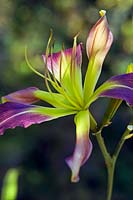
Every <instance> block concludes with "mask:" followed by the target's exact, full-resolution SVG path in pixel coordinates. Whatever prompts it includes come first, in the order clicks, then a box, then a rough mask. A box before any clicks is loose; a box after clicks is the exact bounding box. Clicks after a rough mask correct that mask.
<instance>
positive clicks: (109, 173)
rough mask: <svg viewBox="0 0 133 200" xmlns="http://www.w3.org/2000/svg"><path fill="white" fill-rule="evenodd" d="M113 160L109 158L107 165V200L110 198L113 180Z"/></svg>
mask: <svg viewBox="0 0 133 200" xmlns="http://www.w3.org/2000/svg"><path fill="white" fill-rule="evenodd" d="M114 171H115V160H113V159H111V160H110V165H108V167H107V172H108V185H107V200H111V197H112V191H113V182H114Z"/></svg>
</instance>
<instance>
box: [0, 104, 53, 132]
mask: <svg viewBox="0 0 133 200" xmlns="http://www.w3.org/2000/svg"><path fill="white" fill-rule="evenodd" d="M37 107H39V106H33V105H26V104H19V103H12V102H6V103H4V104H0V135H2V134H3V133H4V131H5V130H6V129H8V128H15V127H16V126H22V127H24V128H27V127H28V126H30V125H32V124H39V123H41V122H44V121H48V120H50V119H52V117H51V116H48V115H41V114H39V113H37V112H34V108H37Z"/></svg>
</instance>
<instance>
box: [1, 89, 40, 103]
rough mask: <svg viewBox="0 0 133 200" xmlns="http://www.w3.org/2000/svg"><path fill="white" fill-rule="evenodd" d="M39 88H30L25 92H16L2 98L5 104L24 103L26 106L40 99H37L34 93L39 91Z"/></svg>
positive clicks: (24, 90)
mask: <svg viewBox="0 0 133 200" xmlns="http://www.w3.org/2000/svg"><path fill="white" fill-rule="evenodd" d="M37 90H38V88H36V87H29V88H26V89H23V90H19V91H16V92H13V93H11V94H8V95H6V96H4V97H2V101H3V102H7V101H8V102H16V103H24V104H32V103H35V102H37V101H39V99H38V98H37V97H35V95H34V92H35V91H37Z"/></svg>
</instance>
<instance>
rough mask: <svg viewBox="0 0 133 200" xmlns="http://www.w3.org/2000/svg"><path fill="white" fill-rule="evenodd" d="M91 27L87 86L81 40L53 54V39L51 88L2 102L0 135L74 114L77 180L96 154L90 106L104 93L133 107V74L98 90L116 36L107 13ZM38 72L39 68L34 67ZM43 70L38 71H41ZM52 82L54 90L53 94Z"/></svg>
mask: <svg viewBox="0 0 133 200" xmlns="http://www.w3.org/2000/svg"><path fill="white" fill-rule="evenodd" d="M100 15H101V18H100V19H99V20H98V21H97V23H96V24H95V25H94V26H93V28H92V29H91V31H90V33H89V35H88V38H87V43H86V50H87V56H88V58H89V63H88V68H87V72H86V76H85V81H84V85H82V73H81V64H82V44H81V43H80V44H78V45H77V36H76V37H75V38H74V43H73V47H72V48H70V49H66V50H64V49H62V50H61V51H60V52H57V53H52V50H51V48H50V44H51V40H52V39H51V37H50V39H49V42H48V46H47V49H46V54H43V55H42V57H43V60H44V63H45V74H44V75H41V76H42V77H44V79H45V82H46V86H47V88H48V92H47V91H42V90H39V89H38V88H36V87H30V88H26V89H24V90H20V91H17V92H14V93H11V94H8V95H7V96H4V97H2V104H0V134H1V135H2V134H3V133H4V131H5V130H6V129H8V128H15V127H16V126H22V127H24V128H27V127H28V126H30V125H32V124H35V123H42V122H44V121H48V120H52V119H56V118H59V117H63V116H67V115H72V114H75V117H74V122H75V125H76V145H75V149H74V152H73V154H72V156H70V157H69V158H67V159H66V162H67V164H68V166H69V167H70V169H71V171H72V177H71V180H72V182H77V181H78V180H79V170H80V167H81V166H82V165H83V164H84V163H85V162H86V161H87V160H88V158H89V157H90V154H91V152H92V143H91V141H90V137H89V132H90V124H91V123H90V118H91V115H90V112H89V107H90V105H91V104H92V103H93V102H94V101H95V100H96V99H98V98H99V97H109V98H115V99H121V100H125V101H126V102H127V103H128V105H131V106H132V105H133V73H132V72H131V73H128V74H122V75H117V76H114V77H112V78H110V79H109V80H107V81H106V82H105V83H103V84H102V85H101V86H100V87H99V88H97V89H96V90H95V86H96V83H97V81H98V78H99V76H100V73H101V70H102V64H103V61H104V59H105V57H106V54H107V53H108V51H109V49H110V47H111V44H112V41H113V35H112V33H111V31H110V29H109V26H108V22H107V19H106V13H105V11H103V10H102V11H100ZM34 71H35V70H34ZM38 74H39V72H38ZM49 83H50V84H51V85H52V87H53V88H54V91H55V90H56V92H53V91H52V90H51V87H50V86H49ZM39 100H42V101H46V102H48V103H49V104H50V105H52V107H43V106H38V105H32V103H35V102H37V101H39Z"/></svg>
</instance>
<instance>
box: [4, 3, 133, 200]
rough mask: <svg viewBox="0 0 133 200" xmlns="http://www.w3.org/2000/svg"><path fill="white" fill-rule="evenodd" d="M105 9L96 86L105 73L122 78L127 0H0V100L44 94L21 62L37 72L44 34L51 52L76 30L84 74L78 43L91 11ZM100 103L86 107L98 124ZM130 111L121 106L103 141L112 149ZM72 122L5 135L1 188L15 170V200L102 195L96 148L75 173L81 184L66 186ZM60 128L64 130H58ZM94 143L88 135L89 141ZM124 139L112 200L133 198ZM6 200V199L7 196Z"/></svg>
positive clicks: (93, 16)
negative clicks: (105, 33) (104, 44)
mask: <svg viewBox="0 0 133 200" xmlns="http://www.w3.org/2000/svg"><path fill="white" fill-rule="evenodd" d="M100 9H106V10H107V17H108V21H109V25H110V28H111V30H112V32H113V34H114V43H113V45H112V48H111V50H110V52H109V54H108V56H107V58H106V60H105V62H104V66H103V72H102V75H101V79H100V82H102V81H104V80H106V79H107V78H108V77H110V75H114V74H119V73H124V72H125V71H126V68H127V65H128V64H129V63H130V62H131V55H132V53H133V40H132V36H133V32H132V31H133V29H132V28H131V26H132V0H126V1H125V0H65V1H62V0H46V1H45V0H39V1H36V0H28V1H26V0H13V1H10V0H1V3H0V36H1V37H0V50H1V54H0V63H1V65H0V96H2V95H5V94H7V93H10V92H12V91H15V90H18V89H22V88H25V87H28V86H37V87H39V88H41V89H45V85H44V81H43V79H41V78H39V77H37V76H36V75H35V74H33V73H32V72H31V71H30V70H29V68H28V66H27V64H26V62H25V58H24V48H25V46H26V45H27V46H28V57H29V60H30V61H31V63H32V64H33V65H34V66H35V67H36V69H38V70H39V71H40V72H43V61H42V58H41V54H42V53H43V52H45V48H46V44H47V40H48V37H49V33H50V29H51V28H52V29H53V31H54V36H55V51H58V50H60V48H61V46H62V43H64V44H65V47H66V48H67V47H71V46H72V42H73V37H74V35H76V34H77V32H80V36H79V41H81V42H83V44H84V50H83V58H84V60H83V66H82V68H83V72H84V71H85V70H86V66H87V58H86V53H85V42H86V38H87V35H88V32H89V30H90V28H91V27H92V25H93V24H94V23H95V22H96V21H97V19H98V18H99V16H98V10H100ZM107 102H108V101H107V100H104V99H103V100H99V101H98V102H97V103H96V104H95V105H94V106H92V110H93V112H94V115H95V116H96V118H97V120H98V121H100V119H101V117H102V115H103V114H102V113H103V112H104V110H105V107H106V106H105V105H107ZM129 118H130V112H129V109H128V107H127V106H125V104H124V103H123V105H122V106H121V108H120V109H119V110H118V113H117V115H116V117H115V118H114V120H113V123H112V125H111V126H110V127H109V128H107V129H105V132H104V136H105V140H106V142H107V143H108V147H109V149H110V150H111V151H112V150H113V148H114V146H115V145H116V142H117V140H118V139H119V137H120V135H121V134H122V132H123V131H124V129H125V127H126V124H127V123H128V120H129ZM72 120H73V119H72V117H70V118H69V117H68V118H65V120H64V119H59V120H56V121H53V122H48V123H47V124H43V125H40V126H38V125H35V126H34V127H30V128H29V129H25V130H24V129H22V128H17V129H15V130H9V131H7V132H6V134H5V135H4V136H2V137H0V186H2V180H3V177H4V175H5V172H6V171H7V170H8V169H9V168H11V167H21V169H22V174H21V176H20V181H19V192H18V197H17V200H24V199H28V200H53V199H55V200H56V199H57V200H74V199H76V200H81V199H82V200H86V199H90V200H101V199H104V197H105V196H104V195H105V194H104V191H105V183H106V180H105V168H104V163H103V160H101V159H102V158H101V154H100V153H99V149H98V148H97V144H96V143H95V141H93V144H94V151H93V155H92V156H91V158H90V160H89V161H88V162H87V164H86V165H85V166H84V167H83V168H82V170H81V181H80V182H79V183H78V184H75V185H73V184H71V183H70V180H69V179H70V171H69V169H68V168H67V167H66V165H65V162H64V158H65V157H66V156H67V155H70V154H71V153H72V151H73V147H74V142H75V135H74V133H75V130H74V126H73V123H72ZM64 127H65V128H64ZM92 140H93V138H92ZM131 142H132V141H130V140H129V141H127V143H126V145H125V146H124V149H123V151H122V153H121V155H120V159H119V161H118V165H117V173H116V178H115V189H114V196H113V200H132V195H133V194H132V184H131V183H132V182H133V172H132V166H133V158H132V152H133V147H132V144H131ZM11 200H12V199H11Z"/></svg>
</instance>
